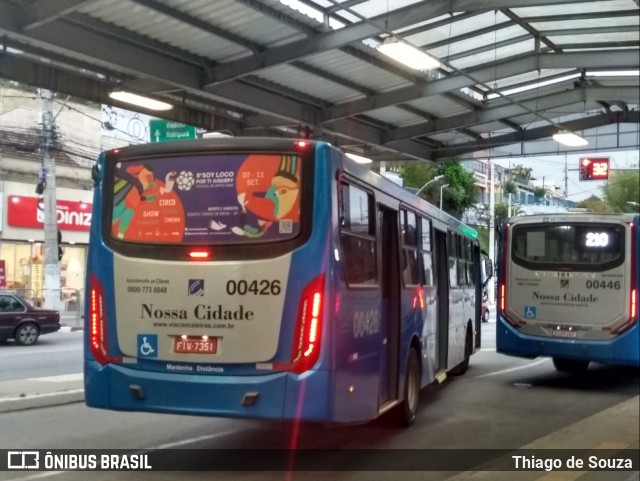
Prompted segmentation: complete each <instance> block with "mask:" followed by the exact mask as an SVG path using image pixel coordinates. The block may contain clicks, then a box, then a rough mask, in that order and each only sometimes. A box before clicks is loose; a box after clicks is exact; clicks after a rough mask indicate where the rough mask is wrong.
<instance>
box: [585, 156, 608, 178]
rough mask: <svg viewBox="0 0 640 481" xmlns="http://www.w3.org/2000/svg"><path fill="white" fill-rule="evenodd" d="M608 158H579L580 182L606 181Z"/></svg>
mask: <svg viewBox="0 0 640 481" xmlns="http://www.w3.org/2000/svg"><path fill="white" fill-rule="evenodd" d="M608 178H609V157H581V158H580V180H607V179H608Z"/></svg>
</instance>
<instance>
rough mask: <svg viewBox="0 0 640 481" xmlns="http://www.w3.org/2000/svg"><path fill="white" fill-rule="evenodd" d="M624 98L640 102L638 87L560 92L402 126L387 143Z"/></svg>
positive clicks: (386, 137) (579, 89)
mask: <svg viewBox="0 0 640 481" xmlns="http://www.w3.org/2000/svg"><path fill="white" fill-rule="evenodd" d="M620 99H625V100H627V101H629V102H637V101H638V100H640V93H639V92H638V89H637V88H636V87H585V88H577V89H572V90H569V91H564V92H559V93H555V94H551V95H547V96H544V97H540V98H534V99H531V100H526V101H522V100H521V101H519V104H507V105H502V106H498V107H493V108H488V109H485V110H478V111H475V112H470V113H465V114H460V115H453V116H451V117H444V118H441V119H438V120H434V121H431V122H425V123H422V124H416V125H411V126H408V127H401V128H398V129H395V130H394V131H392V132H388V133H386V134H385V136H384V137H385V140H384V143H385V144H386V143H387V142H395V141H398V140H405V139H409V138H412V137H418V136H422V135H431V134H437V133H440V132H446V131H448V130H452V129H453V130H457V129H460V128H463V127H470V126H472V125H477V124H484V123H488V122H494V121H502V120H504V119H509V118H510V117H517V116H518V115H524V114H527V112H528V110H527V109H531V110H534V111H536V112H540V111H545V110H549V109H553V108H556V107H561V106H563V105H571V104H575V103H579V102H586V101H601V100H604V101H614V100H620Z"/></svg>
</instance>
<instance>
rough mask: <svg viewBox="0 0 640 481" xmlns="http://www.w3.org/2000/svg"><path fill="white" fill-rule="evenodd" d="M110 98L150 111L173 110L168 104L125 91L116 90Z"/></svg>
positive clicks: (110, 94)
mask: <svg viewBox="0 0 640 481" xmlns="http://www.w3.org/2000/svg"><path fill="white" fill-rule="evenodd" d="M109 97H111V98H112V99H114V100H119V101H120V102H125V103H128V104H132V105H137V106H138V107H142V108H145V109H149V110H171V109H172V108H173V105H171V104H168V103H166V102H160V101H159V100H155V99H151V98H149V97H144V96H142V95H138V94H134V93H131V92H126V91H124V90H115V91H113V92H110V93H109Z"/></svg>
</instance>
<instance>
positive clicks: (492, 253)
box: [487, 157, 496, 304]
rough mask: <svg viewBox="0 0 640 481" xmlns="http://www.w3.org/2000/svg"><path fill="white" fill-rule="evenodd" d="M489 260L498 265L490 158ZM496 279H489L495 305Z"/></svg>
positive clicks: (494, 197)
mask: <svg viewBox="0 0 640 481" xmlns="http://www.w3.org/2000/svg"><path fill="white" fill-rule="evenodd" d="M489 174H490V176H491V177H490V179H489V259H491V261H492V262H493V264H494V265H495V263H496V255H495V242H496V238H495V236H496V234H495V231H496V185H495V178H496V170H495V166H494V164H493V159H492V158H491V157H489ZM494 282H495V280H494V278H493V276H492V277H491V279H489V285H488V286H487V290H488V292H487V293H488V294H489V302H490V303H491V304H493V303H494V302H495V296H494V289H493V286H494Z"/></svg>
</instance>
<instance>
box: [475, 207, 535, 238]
mask: <svg viewBox="0 0 640 481" xmlns="http://www.w3.org/2000/svg"><path fill="white" fill-rule="evenodd" d="M476 212H477V216H478V218H479V219H480V220H482V221H483V222H484V223H485V224H486V225H487V227H486V228H487V230H488V229H489V214H490V211H489V204H488V203H486V202H485V203H484V204H480V205H479V206H478V207H477V208H476ZM493 212H494V216H495V217H494V218H495V223H494V228H495V229H496V232H497V231H498V229H499V227H500V225H502V223H503V222H504V221H506V220H507V219H508V218H509V204H508V203H507V202H496V203H495V206H494V210H493ZM523 213H524V212H523V210H522V209H521V208H520V206H517V205H511V217H514V216H516V215H522V214H523Z"/></svg>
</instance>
